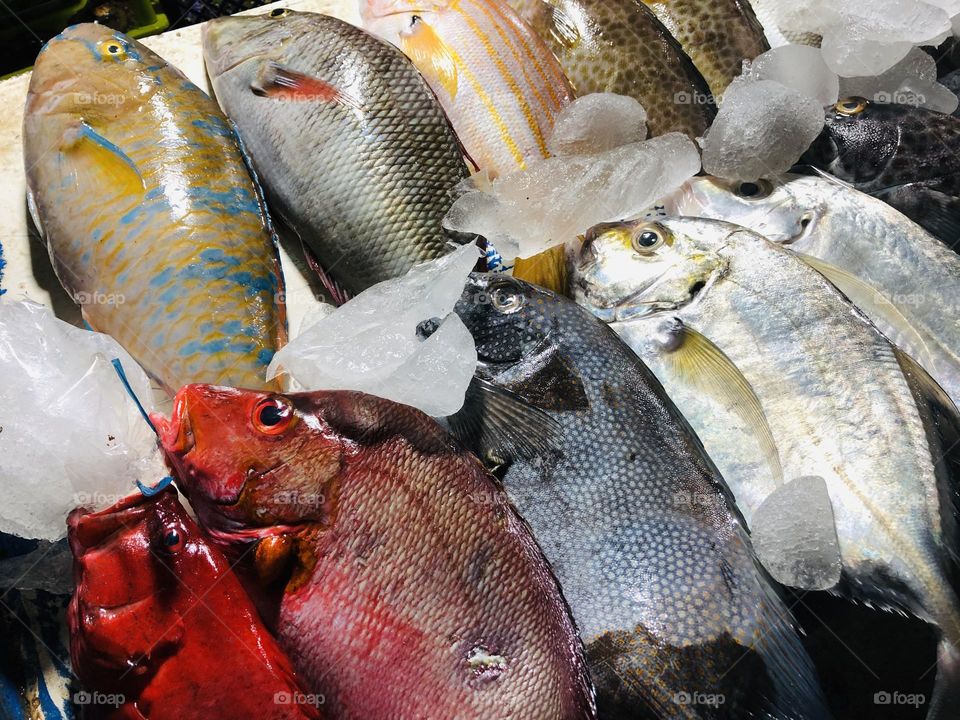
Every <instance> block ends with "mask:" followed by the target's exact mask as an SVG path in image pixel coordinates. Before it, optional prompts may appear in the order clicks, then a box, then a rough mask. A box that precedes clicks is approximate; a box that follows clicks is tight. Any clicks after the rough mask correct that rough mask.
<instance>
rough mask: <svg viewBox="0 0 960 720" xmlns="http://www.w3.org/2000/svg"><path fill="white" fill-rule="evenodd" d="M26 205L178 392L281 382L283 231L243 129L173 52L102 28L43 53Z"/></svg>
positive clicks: (102, 308) (67, 274)
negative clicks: (274, 366) (168, 55)
mask: <svg viewBox="0 0 960 720" xmlns="http://www.w3.org/2000/svg"><path fill="white" fill-rule="evenodd" d="M23 145H24V147H23V151H24V164H25V167H26V176H27V202H28V206H29V208H30V212H31V215H32V216H33V220H34V222H35V224H36V226H37V228H38V230H39V231H40V233H41V235H42V236H43V238H44V240H45V241H46V244H47V247H48V249H49V251H50V258H51V260H52V262H53V267H54V270H55V271H56V274H57V277H58V278H59V280H60V283H61V284H62V285H63V287H64V288H65V289H66V291H67V292H68V293H69V294H70V295H71V297H72V298H73V299H74V301H75V302H77V303H78V304H79V305H80V306H81V310H82V314H83V317H84V319H85V321H86V322H87V324H88V325H89V326H90V327H92V328H93V329H94V330H97V331H99V332H102V333H106V334H108V335H111V336H113V337H114V338H115V339H116V340H117V341H118V342H119V343H120V344H121V345H123V347H124V348H125V349H126V350H127V351H128V352H129V353H130V354H131V355H132V356H133V357H134V359H136V360H137V362H139V363H140V364H141V365H143V367H144V368H145V369H146V370H147V371H148V372H149V373H150V375H151V376H152V377H153V378H154V379H155V380H157V382H158V383H159V384H160V385H161V387H163V388H164V389H165V390H166V391H167V392H168V393H169V394H170V395H171V396H172V395H173V394H174V393H175V392H176V391H177V390H178V389H179V388H180V387H181V386H182V385H186V384H188V383H189V382H191V381H206V382H215V383H222V384H226V385H240V386H243V387H256V388H271V387H273V388H275V387H276V385H275V384H274V383H268V382H266V380H265V375H266V369H267V365H269V363H270V360H271V359H272V357H273V354H274V352H276V350H278V349H279V348H280V347H281V346H283V345H284V344H285V342H286V336H287V328H286V312H285V308H284V304H283V287H284V286H283V276H282V274H281V270H280V259H279V255H278V251H277V247H276V243H275V241H274V238H273V231H272V225H271V222H270V218H269V216H268V215H267V212H266V206H265V204H264V202H263V198H262V195H261V192H260V189H259V186H258V183H257V180H256V178H255V177H253V176H252V175H251V173H250V171H249V169H248V165H247V162H246V160H245V157H244V153H243V149H242V146H241V144H240V142H239V141H238V139H237V137H236V135H235V133H234V131H233V127H232V126H231V124H230V123H229V121H228V120H227V119H226V117H224V115H223V113H221V112H220V110H219V108H218V107H217V105H216V103H215V102H214V101H213V100H211V99H210V98H209V97H208V96H207V95H206V94H204V93H203V91H201V90H200V89H199V88H198V87H197V86H196V85H194V84H193V83H191V82H190V81H189V80H187V78H186V77H184V75H183V74H182V73H181V72H180V71H179V70H177V69H176V68H175V67H173V66H172V65H170V64H168V63H167V62H166V61H165V60H163V58H161V57H160V56H158V55H156V54H155V53H153V52H151V51H150V50H148V49H147V48H146V47H144V46H143V45H141V44H140V43H138V42H136V41H135V40H132V39H130V38H129V37H127V36H126V35H123V34H121V33H118V32H115V31H113V30H110V29H109V28H106V27H103V26H102V25H96V24H92V23H88V24H81V25H75V26H73V27H70V28H67V29H66V30H64V31H63V32H62V33H61V34H60V35H58V36H56V37H55V38H53V39H52V40H50V41H49V42H48V43H47V44H46V45H45V46H44V48H43V50H42V51H41V52H40V55H39V57H38V58H37V61H36V64H35V66H34V68H33V74H32V76H31V78H30V87H29V91H28V94H27V101H26V108H25V116H24V123H23Z"/></svg>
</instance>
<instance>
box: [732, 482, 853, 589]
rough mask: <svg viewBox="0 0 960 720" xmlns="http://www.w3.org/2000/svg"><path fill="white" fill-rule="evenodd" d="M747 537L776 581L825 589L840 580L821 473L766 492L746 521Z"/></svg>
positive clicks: (837, 549) (833, 527)
mask: <svg viewBox="0 0 960 720" xmlns="http://www.w3.org/2000/svg"><path fill="white" fill-rule="evenodd" d="M750 537H751V539H752V540H753V547H754V550H756V552H757V557H759V558H760V562H762V563H763V565H764V567H766V568H767V571H768V572H769V573H770V574H771V575H772V576H773V578H774V579H775V580H776V581H777V582H780V583H782V584H784V585H789V586H790V587H797V588H804V589H807V590H826V589H827V588H831V587H833V586H834V585H836V584H837V582H838V581H839V580H840V570H841V562H840V543H839V541H838V540H837V528H836V525H835V524H834V517H833V505H832V504H831V503H830V496H829V495H828V494H827V484H826V482H825V481H824V479H823V478H821V477H815V476H807V477H799V478H796V479H795V480H792V481H790V482H788V483H786V484H784V485H781V486H780V487H778V488H777V489H776V490H774V491H773V492H772V493H770V495H768V496H767V498H766V499H765V500H764V501H763V503H761V505H760V507H758V508H757V509H756V511H754V513H753V516H752V517H751V519H750Z"/></svg>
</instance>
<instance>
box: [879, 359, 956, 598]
mask: <svg viewBox="0 0 960 720" xmlns="http://www.w3.org/2000/svg"><path fill="white" fill-rule="evenodd" d="M893 353H894V356H895V357H896V358H897V362H898V363H899V364H900V369H901V370H902V371H903V375H904V378H905V379H906V381H907V385H909V387H910V391H911V393H912V394H913V398H914V400H915V401H916V403H917V409H918V410H919V412H920V417H921V418H922V420H923V426H924V429H925V430H926V433H927V444H928V446H929V448H930V455H931V457H932V458H933V459H934V461H935V463H934V471H935V473H936V478H937V497H938V498H939V501H940V526H941V528H942V532H941V536H942V538H943V543H944V545H945V546H946V547H945V548H944V551H943V552H942V553H941V556H942V560H943V564H944V567H945V568H946V570H947V577H948V578H949V580H950V584H951V585H952V586H953V590H954V592H955V593H956V594H958V595H960V561H958V560H957V558H958V557H960V412H958V410H957V406H956V405H955V404H954V403H953V400H951V399H950V397H949V396H948V395H947V393H946V392H945V391H944V390H943V388H941V387H940V386H939V385H938V384H937V381H936V380H934V379H933V378H932V377H930V374H929V373H928V372H927V371H926V370H924V369H923V368H922V367H921V366H920V365H919V364H918V363H917V361H916V360H914V359H913V358H912V357H910V356H909V355H908V354H906V353H905V352H903V351H902V350H900V349H899V348H896V347H895V348H894V349H893Z"/></svg>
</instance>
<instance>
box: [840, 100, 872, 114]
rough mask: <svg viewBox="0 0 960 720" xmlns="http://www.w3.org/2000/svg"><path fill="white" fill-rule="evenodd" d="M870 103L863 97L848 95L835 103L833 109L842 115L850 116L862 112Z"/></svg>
mask: <svg viewBox="0 0 960 720" xmlns="http://www.w3.org/2000/svg"><path fill="white" fill-rule="evenodd" d="M869 104H870V103H869V102H867V100H866V99H864V98H862V97H848V98H844V99H843V100H841V101H840V102H838V103H837V104H836V105H834V106H833V109H834V110H836V111H837V112H838V113H840V114H841V115H846V116H848V117H850V116H853V115H859V114H860V113H862V112H863V111H864V110H866V109H867V105H869Z"/></svg>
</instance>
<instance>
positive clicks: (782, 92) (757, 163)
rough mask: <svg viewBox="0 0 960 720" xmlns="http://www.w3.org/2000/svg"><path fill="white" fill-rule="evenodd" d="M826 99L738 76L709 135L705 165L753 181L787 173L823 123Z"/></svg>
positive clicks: (705, 143) (718, 172) (720, 173)
mask: <svg viewBox="0 0 960 720" xmlns="http://www.w3.org/2000/svg"><path fill="white" fill-rule="evenodd" d="M823 122H824V120H823V108H822V106H821V105H820V103H819V102H818V101H817V100H815V99H813V98H811V97H808V96H806V95H803V94H801V93H799V92H797V91H796V90H793V89H791V88H787V87H784V86H783V85H781V84H780V83H778V82H774V81H772V80H755V79H753V78H751V77H748V76H741V77H739V78H737V79H735V80H734V81H733V82H732V83H731V84H730V86H729V87H728V88H727V90H726V92H725V93H724V95H723V104H722V105H721V106H720V111H719V112H718V113H717V117H716V119H715V120H714V121H713V125H711V126H710V129H709V130H708V131H707V135H706V137H705V138H704V140H703V169H704V170H705V171H706V172H708V173H710V174H711V175H716V176H718V177H722V178H726V179H727V180H744V181H752V180H756V179H758V178H761V177H774V176H776V175H779V174H780V173H783V172H786V171H787V170H788V169H789V168H790V166H791V165H793V164H794V163H795V162H796V161H797V160H799V159H800V155H802V154H803V152H804V151H805V150H806V149H807V148H808V147H809V146H810V143H811V142H813V140H814V138H816V137H817V135H818V134H819V132H820V130H821V129H822V128H823Z"/></svg>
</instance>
